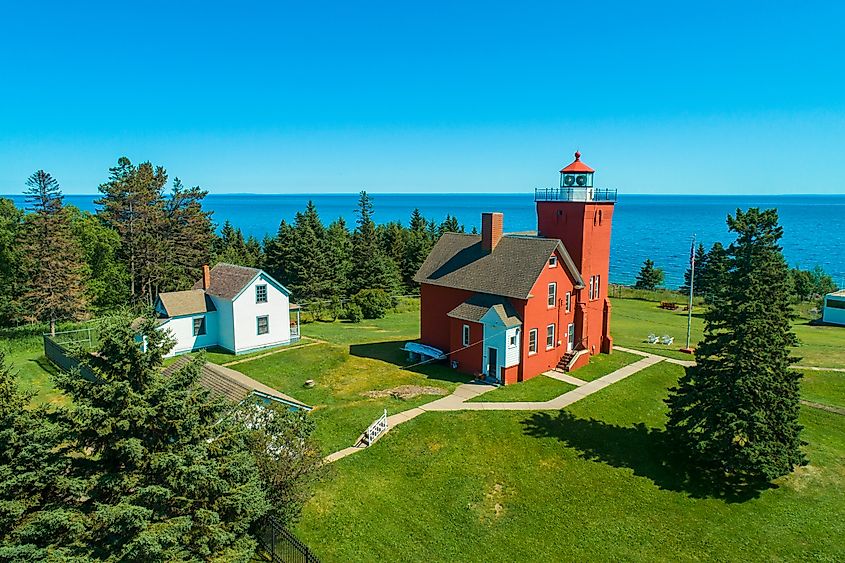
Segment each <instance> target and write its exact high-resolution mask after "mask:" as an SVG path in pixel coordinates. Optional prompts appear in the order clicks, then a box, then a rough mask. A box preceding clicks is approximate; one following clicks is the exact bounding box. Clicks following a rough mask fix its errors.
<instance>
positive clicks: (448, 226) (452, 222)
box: [437, 214, 464, 237]
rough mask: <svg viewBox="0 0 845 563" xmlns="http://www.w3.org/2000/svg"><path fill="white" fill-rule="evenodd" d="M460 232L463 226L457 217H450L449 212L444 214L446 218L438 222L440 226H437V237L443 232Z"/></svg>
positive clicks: (462, 230)
mask: <svg viewBox="0 0 845 563" xmlns="http://www.w3.org/2000/svg"><path fill="white" fill-rule="evenodd" d="M462 232H464V226H463V225H460V224H459V223H458V218H457V217H452V216H451V215H449V214H447V215H446V219H445V220H444V221H443V222H442V223H440V226H439V227H438V228H437V234H438V237H440V236H442V235H443V234H444V233H462Z"/></svg>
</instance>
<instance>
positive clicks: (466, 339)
mask: <svg viewBox="0 0 845 563" xmlns="http://www.w3.org/2000/svg"><path fill="white" fill-rule="evenodd" d="M461 342H462V343H463V345H464V346H469V325H464V330H463V338H462V340H461Z"/></svg>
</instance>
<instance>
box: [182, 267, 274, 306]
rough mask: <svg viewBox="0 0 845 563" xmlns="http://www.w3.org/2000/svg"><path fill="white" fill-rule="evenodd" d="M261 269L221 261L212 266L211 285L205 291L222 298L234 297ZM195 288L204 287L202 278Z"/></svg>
mask: <svg viewBox="0 0 845 563" xmlns="http://www.w3.org/2000/svg"><path fill="white" fill-rule="evenodd" d="M260 271H261V270H257V269H255V268H247V267H246V266H236V265H234V264H226V263H224V262H221V263H220V264H217V265H216V266H214V267H213V268H211V285H210V286H209V287H208V289H206V290H205V292H206V293H207V294H209V295H213V296H215V297H220V298H222V299H233V298H234V297H235V296H236V295H237V294H239V293H240V292H241V291H242V290H243V288H245V287H246V285H247V284H248V283H249V282H251V281H252V278H254V277H255V276H257V275H258V273H259V272H260ZM193 289H202V278H200V279H199V280H197V283H195V284H194V287H193Z"/></svg>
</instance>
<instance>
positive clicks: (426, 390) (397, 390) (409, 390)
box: [362, 385, 446, 400]
mask: <svg viewBox="0 0 845 563" xmlns="http://www.w3.org/2000/svg"><path fill="white" fill-rule="evenodd" d="M445 394H446V390H445V389H443V388H441V387H426V386H423V385H400V386H399V387H394V388H393V389H379V390H376V391H367V392H366V393H362V395H364V396H365V397H367V398H370V399H381V398H383V397H393V398H395V399H402V400H405V399H412V398H414V397H418V396H420V395H445Z"/></svg>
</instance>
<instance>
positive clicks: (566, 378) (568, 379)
mask: <svg viewBox="0 0 845 563" xmlns="http://www.w3.org/2000/svg"><path fill="white" fill-rule="evenodd" d="M543 375H545V376H546V377H551V378H552V379H557V380H558V381H563V382H564V383H569V384H570V385H574V386H576V387H581V386H582V385H586V384H587V382H586V381H584V380H583V379H578V378H577V377H572V376H571V375H569V374H568V373H564V372H562V371H558V370H556V369H553V370H551V371H547V372H544V373H543Z"/></svg>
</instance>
